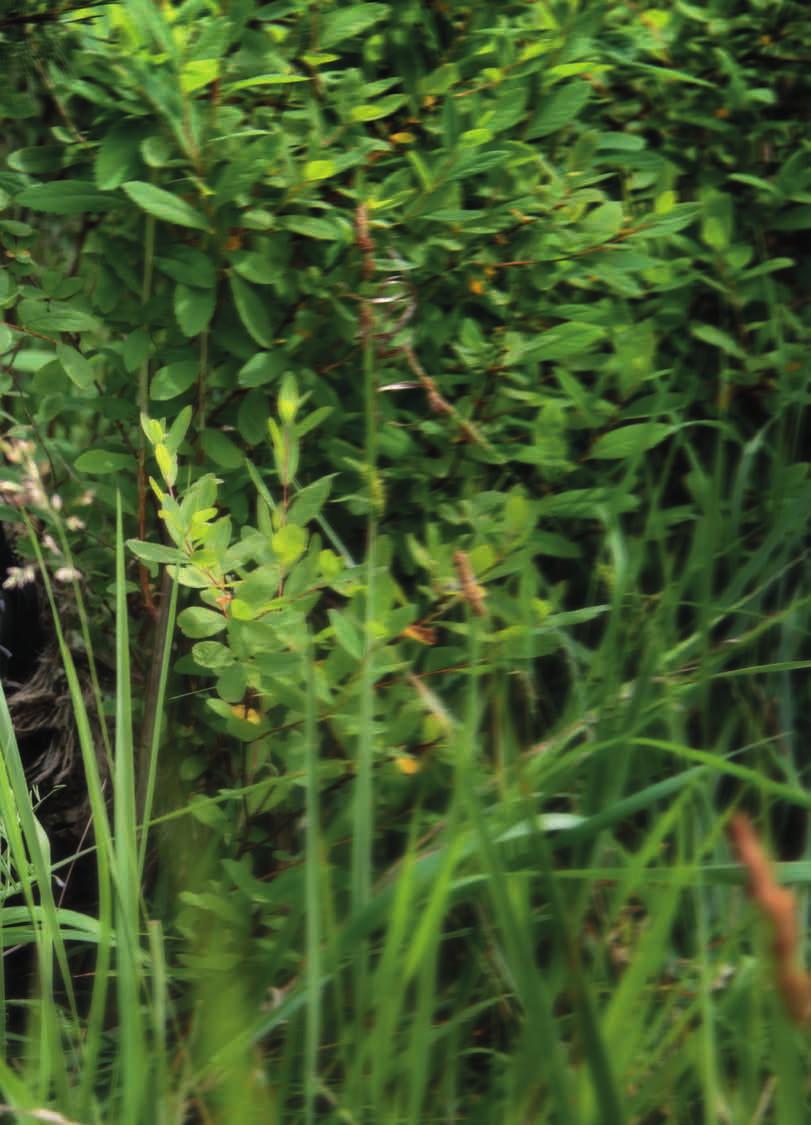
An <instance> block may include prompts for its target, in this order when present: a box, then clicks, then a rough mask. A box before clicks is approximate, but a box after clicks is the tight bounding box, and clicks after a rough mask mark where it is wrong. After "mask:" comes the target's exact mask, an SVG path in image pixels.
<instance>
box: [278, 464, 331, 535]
mask: <svg viewBox="0 0 811 1125" xmlns="http://www.w3.org/2000/svg"><path fill="white" fill-rule="evenodd" d="M335 475H336V474H335V473H333V474H331V475H330V476H328V477H322V478H321V480H317V481H315V482H314V483H313V484H308V485H307V487H306V488H302V489H300V491H298V492H297V493H296V496H295V499H294V500H293V503H292V505H291V507H290V512H289V518H290V519H291V520H292V521H293V522H295V523H299V524H307V523H309V522H310V520H312V519H315V517H316V516H317V515H318V513H319V512H320V511H321V509H322V508H323V506H324V504H326V502H327V498H328V497H329V494H330V491H331V490H332V482H333V480H334V478H335Z"/></svg>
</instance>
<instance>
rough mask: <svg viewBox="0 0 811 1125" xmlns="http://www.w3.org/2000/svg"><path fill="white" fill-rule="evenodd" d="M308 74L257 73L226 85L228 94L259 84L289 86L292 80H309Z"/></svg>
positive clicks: (249, 88) (250, 88)
mask: <svg viewBox="0 0 811 1125" xmlns="http://www.w3.org/2000/svg"><path fill="white" fill-rule="evenodd" d="M309 81H310V79H309V78H308V77H307V75H306V74H257V75H255V76H254V77H253V78H241V79H240V80H239V82H231V83H229V84H228V86H226V87H225V92H226V94H235V93H236V92H237V91H238V90H252V89H253V88H254V87H259V86H289V85H290V84H291V83H292V82H309Z"/></svg>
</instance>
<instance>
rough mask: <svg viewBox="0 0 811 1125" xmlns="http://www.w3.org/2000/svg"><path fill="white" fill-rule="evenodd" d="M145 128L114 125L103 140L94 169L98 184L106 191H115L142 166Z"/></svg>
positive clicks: (126, 123)
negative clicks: (142, 144) (141, 149)
mask: <svg viewBox="0 0 811 1125" xmlns="http://www.w3.org/2000/svg"><path fill="white" fill-rule="evenodd" d="M144 132H145V126H144V125H141V124H133V123H132V122H125V123H124V124H121V125H114V126H113V128H112V129H110V130H108V132H107V133H105V135H104V137H103V138H102V141H101V145H100V146H99V151H98V154H97V155H96V164H95V168H94V172H95V176H96V183H97V184H98V186H99V187H100V188H102V189H103V190H104V191H113V190H114V189H115V188H118V187H121V185H122V184H123V183H124V182H125V180H129V179H130V178H131V176H132V175H133V174H134V173H136V172H137V171H138V169H139V167H140V166H141V156H140V152H139V148H140V145H141V141H142V140H143V139H144Z"/></svg>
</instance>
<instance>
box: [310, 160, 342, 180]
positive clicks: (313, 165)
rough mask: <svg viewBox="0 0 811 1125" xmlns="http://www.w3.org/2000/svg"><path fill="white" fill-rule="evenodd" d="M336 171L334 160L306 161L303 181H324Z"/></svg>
mask: <svg viewBox="0 0 811 1125" xmlns="http://www.w3.org/2000/svg"><path fill="white" fill-rule="evenodd" d="M337 171H338V169H337V166H336V164H335V161H334V160H308V161H307V163H306V164H305V165H304V179H305V180H326V179H328V178H329V177H330V176H334V175H335V173H336V172H337Z"/></svg>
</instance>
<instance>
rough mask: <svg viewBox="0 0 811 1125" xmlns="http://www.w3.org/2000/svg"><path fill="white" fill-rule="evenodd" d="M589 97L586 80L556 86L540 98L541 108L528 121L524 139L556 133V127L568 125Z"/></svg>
mask: <svg viewBox="0 0 811 1125" xmlns="http://www.w3.org/2000/svg"><path fill="white" fill-rule="evenodd" d="M590 97H591V87H590V86H589V84H588V82H583V81H582V80H581V81H579V82H566V83H565V84H564V85H562V86H558V87H557V88H556V89H555V90H554V91H553V92H552V93H550V94H547V95H546V97H545V98H544V99H543V100H542V102H541V108H540V109H539V111H538V112H537V113H536V114H535V116H534V118H533V119H532V121H531V122H530V123H529V128H528V129H527V132H526V140H528V141H534V140H535V139H536V138H537V137H545V136H547V135H548V134H549V133H556V132H557V131H558V129H562V128H563V127H564V125H568V124H569V122H570V121H573V120H574V119H575V117H577V115H578V113H580V110H581V109H582V108H583V106H584V105H585V104H586V102H587V101H588V100H589V98H590Z"/></svg>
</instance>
